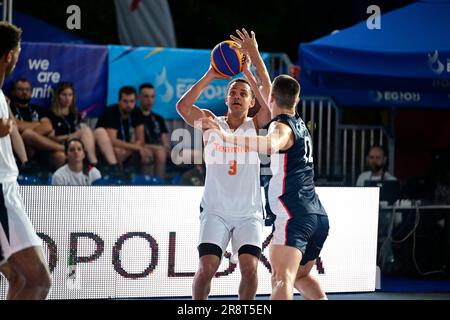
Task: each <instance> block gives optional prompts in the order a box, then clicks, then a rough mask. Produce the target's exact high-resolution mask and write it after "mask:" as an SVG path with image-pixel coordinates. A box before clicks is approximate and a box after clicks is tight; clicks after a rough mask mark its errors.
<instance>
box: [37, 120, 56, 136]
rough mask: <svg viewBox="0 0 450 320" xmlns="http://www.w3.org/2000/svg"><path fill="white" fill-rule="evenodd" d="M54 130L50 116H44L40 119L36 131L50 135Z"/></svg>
mask: <svg viewBox="0 0 450 320" xmlns="http://www.w3.org/2000/svg"><path fill="white" fill-rule="evenodd" d="M52 131H53V125H52V122H51V121H50V119H49V118H47V117H44V118H41V120H39V126H38V127H37V128H36V132H37V133H39V134H42V135H44V136H48V135H50V133H51V132H52Z"/></svg>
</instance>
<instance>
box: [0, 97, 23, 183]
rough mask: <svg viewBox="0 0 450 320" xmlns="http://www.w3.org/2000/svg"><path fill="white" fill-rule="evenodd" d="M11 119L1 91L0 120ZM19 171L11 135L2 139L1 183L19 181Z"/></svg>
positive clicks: (0, 144) (0, 154)
mask: <svg viewBox="0 0 450 320" xmlns="http://www.w3.org/2000/svg"><path fill="white" fill-rule="evenodd" d="M4 118H9V109H8V104H7V103H6V99H5V95H4V94H3V91H2V90H1V89H0V119H4ZM18 174H19V170H18V169H17V165H16V160H15V159H14V154H13V150H12V146H11V138H10V135H9V134H8V135H6V136H4V137H3V138H0V183H2V182H7V181H14V180H16V179H17V175H18Z"/></svg>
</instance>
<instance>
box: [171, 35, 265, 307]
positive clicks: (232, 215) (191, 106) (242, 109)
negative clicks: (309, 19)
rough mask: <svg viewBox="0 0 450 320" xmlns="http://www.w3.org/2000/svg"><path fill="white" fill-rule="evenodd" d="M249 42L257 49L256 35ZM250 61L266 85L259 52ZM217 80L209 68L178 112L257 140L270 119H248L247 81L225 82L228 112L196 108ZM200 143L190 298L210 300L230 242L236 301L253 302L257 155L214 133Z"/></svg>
mask: <svg viewBox="0 0 450 320" xmlns="http://www.w3.org/2000/svg"><path fill="white" fill-rule="evenodd" d="M252 41H253V45H256V39H255V38H254V37H253V39H252ZM256 49H257V47H256ZM254 52H257V50H256V51H254ZM250 57H251V56H250ZM251 58H252V59H253V57H251ZM253 61H254V66H255V68H256V69H257V70H259V72H260V73H261V74H264V75H265V81H266V82H268V83H270V79H269V77H268V72H267V69H266V68H265V65H264V62H263V61H262V59H260V55H259V53H258V54H257V55H254V59H253ZM247 73H251V72H250V69H249V59H247V60H246V62H245V66H244V74H247ZM216 79H223V78H221V76H220V75H219V74H218V73H217V72H216V71H214V69H213V68H211V67H210V68H209V70H208V71H207V72H206V73H205V75H204V76H203V77H202V78H201V79H200V80H199V81H198V82H197V83H195V84H194V85H193V86H192V87H191V88H190V89H189V90H188V91H187V92H186V93H185V94H184V95H183V96H182V97H181V99H180V100H179V101H178V103H177V111H178V113H179V114H180V115H181V117H182V118H183V119H184V120H185V121H186V123H188V124H190V125H192V126H195V123H196V122H200V123H201V121H200V119H201V118H204V117H211V118H214V119H216V120H217V123H218V125H219V126H221V127H222V128H223V130H226V131H227V132H230V133H231V132H233V133H234V134H236V135H252V136H254V137H256V135H257V132H258V130H259V129H260V128H262V127H263V126H264V125H265V124H266V123H267V122H268V121H269V120H270V111H269V109H268V108H267V106H266V108H260V110H259V111H258V113H257V114H256V115H255V116H254V117H253V118H250V117H248V111H249V109H250V108H251V107H253V105H254V104H255V96H254V93H253V92H252V89H251V87H252V85H251V84H249V82H248V81H247V80H245V79H242V78H241V79H233V80H232V81H230V83H229V84H228V88H227V94H226V98H225V102H226V105H227V106H228V112H227V115H226V116H224V117H216V115H214V114H213V113H212V112H211V111H210V110H207V109H200V108H199V107H197V106H196V105H195V103H196V101H197V100H198V98H199V97H200V95H201V94H202V93H203V92H204V91H205V90H206V88H207V87H208V85H209V84H210V83H211V82H212V81H213V80H216ZM252 79H254V78H252ZM258 94H259V92H258ZM204 143H205V148H204V151H205V164H206V179H205V189H204V194H203V198H202V202H201V214H200V236H199V245H198V252H199V257H200V260H199V267H198V270H197V272H196V274H195V277H194V283H193V286H192V289H193V290H192V291H193V299H206V298H207V297H208V294H209V292H210V290H211V280H212V278H213V276H214V275H215V274H216V272H217V270H218V268H219V265H220V262H221V259H222V256H223V254H224V252H225V249H226V248H227V245H228V243H229V242H230V241H231V243H232V247H233V252H234V253H237V254H238V260H239V268H240V271H241V275H242V278H241V282H240V285H239V298H240V299H246V300H248V299H254V298H255V295H256V290H257V285H258V276H257V269H258V260H259V257H260V254H261V247H262V242H263V226H264V221H263V208H262V207H263V206H262V198H261V186H260V180H259V174H260V168H259V166H260V161H259V157H258V154H257V152H255V151H252V152H249V151H248V150H247V149H245V148H241V147H236V146H233V145H231V144H227V143H224V142H223V141H221V140H220V138H219V137H217V139H215V138H214V137H213V136H212V135H211V136H204Z"/></svg>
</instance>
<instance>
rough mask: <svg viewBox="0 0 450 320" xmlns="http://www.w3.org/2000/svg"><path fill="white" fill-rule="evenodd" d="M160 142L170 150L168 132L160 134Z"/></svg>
mask: <svg viewBox="0 0 450 320" xmlns="http://www.w3.org/2000/svg"><path fill="white" fill-rule="evenodd" d="M161 143H162V145H163V146H164V147H165V148H166V149H167V150H170V140H169V134H168V133H163V134H161Z"/></svg>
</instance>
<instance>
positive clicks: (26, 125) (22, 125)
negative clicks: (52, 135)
mask: <svg viewBox="0 0 450 320" xmlns="http://www.w3.org/2000/svg"><path fill="white" fill-rule="evenodd" d="M16 124H17V128H18V129H19V132H23V131H25V130H26V129H32V130H34V129H35V128H37V127H39V122H31V121H24V120H19V119H16Z"/></svg>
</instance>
